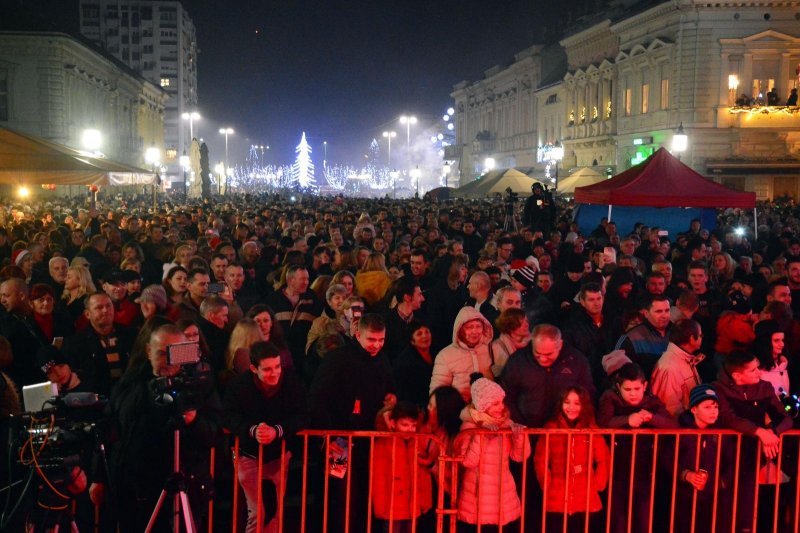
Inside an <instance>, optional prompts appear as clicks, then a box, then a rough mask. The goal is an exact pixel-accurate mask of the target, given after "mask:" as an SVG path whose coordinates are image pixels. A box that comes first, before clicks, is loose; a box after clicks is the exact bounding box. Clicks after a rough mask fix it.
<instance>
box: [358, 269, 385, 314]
mask: <svg viewBox="0 0 800 533" xmlns="http://www.w3.org/2000/svg"><path fill="white" fill-rule="evenodd" d="M391 285H392V279H391V278H390V277H389V274H387V273H386V272H383V271H380V270H374V271H372V272H357V273H356V292H358V294H359V295H360V296H361V297H362V298H364V301H366V302H367V305H369V306H373V305H375V304H377V303H378V302H380V301H381V300H383V297H384V296H386V291H388V290H389V287H390V286H391Z"/></svg>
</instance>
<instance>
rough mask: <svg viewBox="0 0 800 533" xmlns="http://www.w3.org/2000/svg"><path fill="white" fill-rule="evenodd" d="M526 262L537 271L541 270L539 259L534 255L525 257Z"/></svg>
mask: <svg viewBox="0 0 800 533" xmlns="http://www.w3.org/2000/svg"><path fill="white" fill-rule="evenodd" d="M525 264H526V265H527V266H529V267H531V268H532V269H533V270H535V271H536V272H539V270H541V269H540V268H539V260H538V259H536V258H535V257H533V256H532V255H529V256H528V257H526V258H525Z"/></svg>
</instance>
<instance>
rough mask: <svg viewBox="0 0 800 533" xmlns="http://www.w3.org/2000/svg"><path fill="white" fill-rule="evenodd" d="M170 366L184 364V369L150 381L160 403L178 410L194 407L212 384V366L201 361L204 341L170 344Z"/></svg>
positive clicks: (154, 396)
mask: <svg viewBox="0 0 800 533" xmlns="http://www.w3.org/2000/svg"><path fill="white" fill-rule="evenodd" d="M167 365H168V366H171V367H175V366H177V367H180V370H179V371H178V373H177V374H176V375H174V376H159V377H157V378H154V379H153V380H152V381H151V382H150V390H151V392H152V393H153V398H154V399H155V402H156V404H158V405H161V406H172V407H174V410H175V412H176V413H183V412H185V411H188V410H190V409H193V408H194V406H195V405H196V399H197V398H198V396H199V395H201V394H203V393H204V392H205V391H207V390H208V388H209V387H210V385H211V367H210V365H209V364H208V363H205V362H203V361H202V360H201V357H200V344H199V343H197V342H181V343H177V344H170V345H169V346H167Z"/></svg>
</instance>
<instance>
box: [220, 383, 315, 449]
mask: <svg viewBox="0 0 800 533" xmlns="http://www.w3.org/2000/svg"><path fill="white" fill-rule="evenodd" d="M257 379H258V378H257V377H256V376H255V374H253V373H252V372H250V371H249V370H248V371H247V372H245V373H243V374H239V375H238V376H236V377H235V378H233V380H231V382H230V383H228V386H227V390H226V391H225V398H224V399H223V404H222V405H223V417H222V425H223V427H225V428H226V429H228V430H230V431H231V433H233V434H234V435H236V436H237V437H239V443H240V444H239V446H240V449H241V452H242V453H243V454H246V455H249V456H250V457H258V441H256V439H255V434H254V428H255V427H256V426H258V424H260V423H262V422H263V423H265V424H268V425H270V426H273V427H274V428H275V431H276V432H277V435H278V437H277V438H276V439H275V440H274V441H272V442H271V443H270V444H268V445H267V446H265V448H264V457H265V461H269V460H272V459H277V458H278V457H279V456H280V453H281V443H282V441H284V440H289V439H290V438H292V437H294V435H295V434H296V433H297V432H298V431H299V430H301V429H303V428H304V427H305V426H306V425H307V423H308V411H307V409H306V395H305V390H304V389H303V386H302V385H301V384H300V381H299V379H298V378H297V377H296V376H295V374H294V372H286V371H285V370H284V372H283V373H282V374H281V378H280V381H279V382H278V385H277V386H276V387H275V389H276V390H275V391H273V392H272V393H271V394H270V395H267V394H265V393H264V392H263V391H262V390H261V388H260V387H259V385H258V383H256V380H257Z"/></svg>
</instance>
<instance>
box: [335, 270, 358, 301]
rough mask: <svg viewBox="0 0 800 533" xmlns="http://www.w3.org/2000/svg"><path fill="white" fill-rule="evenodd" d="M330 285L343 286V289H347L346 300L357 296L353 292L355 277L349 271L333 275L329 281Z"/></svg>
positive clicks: (341, 271)
mask: <svg viewBox="0 0 800 533" xmlns="http://www.w3.org/2000/svg"><path fill="white" fill-rule="evenodd" d="M331 285H344V288H345V289H347V297H348V298H350V297H351V296H353V295H354V294H358V293H356V292H355V287H356V277H355V276H354V275H353V273H352V272H350V271H349V270H340V271H338V272H337V273H336V274H334V275H333V279H331Z"/></svg>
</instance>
